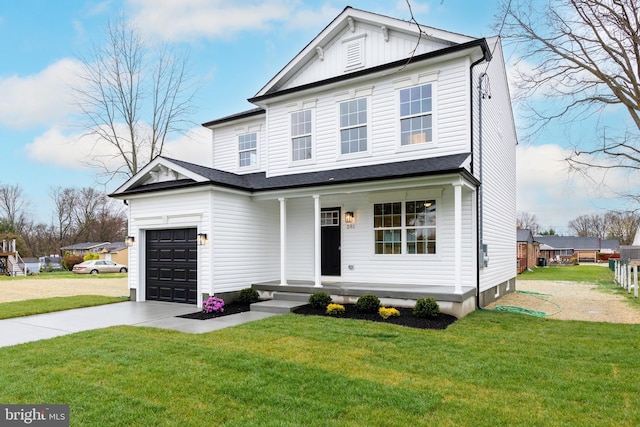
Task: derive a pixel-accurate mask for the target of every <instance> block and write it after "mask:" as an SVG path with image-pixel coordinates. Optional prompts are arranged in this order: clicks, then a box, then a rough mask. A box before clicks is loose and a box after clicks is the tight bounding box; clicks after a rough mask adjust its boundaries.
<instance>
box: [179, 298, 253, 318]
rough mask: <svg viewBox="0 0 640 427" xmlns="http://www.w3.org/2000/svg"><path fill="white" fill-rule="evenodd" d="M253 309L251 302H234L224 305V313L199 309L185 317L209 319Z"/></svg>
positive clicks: (184, 315)
mask: <svg viewBox="0 0 640 427" xmlns="http://www.w3.org/2000/svg"><path fill="white" fill-rule="evenodd" d="M249 310H251V307H250V304H242V303H239V302H232V303H229V304H225V305H224V311H223V312H222V313H219V312H212V313H205V312H203V311H198V312H196V313H189V314H183V315H182V316H176V317H182V318H183V319H197V320H207V319H215V318H216V317H222V316H228V315H230V314H238V313H244V312H245V311H249Z"/></svg>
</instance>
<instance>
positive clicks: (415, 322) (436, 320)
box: [293, 304, 458, 329]
mask: <svg viewBox="0 0 640 427" xmlns="http://www.w3.org/2000/svg"><path fill="white" fill-rule="evenodd" d="M396 308H397V310H398V311H399V312H400V316H392V317H389V318H388V319H386V320H385V319H383V318H382V317H380V315H379V314H378V313H361V312H359V311H358V310H356V309H355V305H354V304H344V314H339V315H330V314H327V313H326V310H324V309H318V308H313V307H311V306H310V305H309V304H307V305H303V306H302V307H299V308H296V309H295V310H294V311H293V312H294V313H297V314H304V315H311V316H327V317H339V318H342V319H358V320H369V321H372V322H383V323H391V324H394V325H400V326H408V327H410V328H420V329H446V327H447V326H449V325H450V324H452V323H453V322H455V321H456V320H458V319H457V318H456V317H454V316H451V315H449V314H444V313H440V314H439V315H438V317H433V318H420V317H415V316H414V315H413V309H411V308H403V307H396Z"/></svg>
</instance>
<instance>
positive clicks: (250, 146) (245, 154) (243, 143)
mask: <svg viewBox="0 0 640 427" xmlns="http://www.w3.org/2000/svg"><path fill="white" fill-rule="evenodd" d="M238 155H239V159H238V160H239V165H240V167H241V168H245V167H249V166H255V165H256V164H257V162H258V135H257V134H256V133H248V134H245V135H240V136H238Z"/></svg>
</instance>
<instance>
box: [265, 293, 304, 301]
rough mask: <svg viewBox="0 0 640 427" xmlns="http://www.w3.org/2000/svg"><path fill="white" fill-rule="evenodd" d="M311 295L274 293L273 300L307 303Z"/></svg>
mask: <svg viewBox="0 0 640 427" xmlns="http://www.w3.org/2000/svg"><path fill="white" fill-rule="evenodd" d="M310 296H311V294H304V293H297V292H274V293H273V299H277V300H286V301H301V302H304V303H307V302H308V301H309V297H310Z"/></svg>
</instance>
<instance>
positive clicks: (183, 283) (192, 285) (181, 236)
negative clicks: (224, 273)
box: [145, 228, 198, 304]
mask: <svg viewBox="0 0 640 427" xmlns="http://www.w3.org/2000/svg"><path fill="white" fill-rule="evenodd" d="M145 240H146V242H145V243H146V245H145V248H146V251H145V252H146V263H145V266H146V267H145V270H146V299H147V300H155V301H168V302H179V303H186V304H197V297H198V295H197V292H198V247H197V229H196V228H176V229H164V230H147V231H146V239H145Z"/></svg>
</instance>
